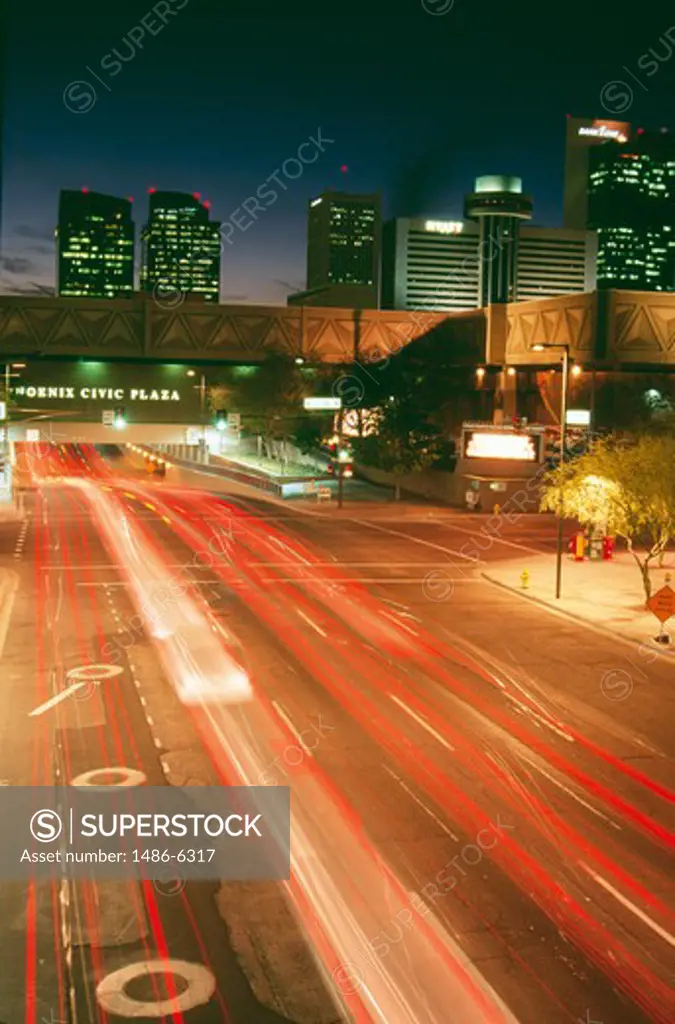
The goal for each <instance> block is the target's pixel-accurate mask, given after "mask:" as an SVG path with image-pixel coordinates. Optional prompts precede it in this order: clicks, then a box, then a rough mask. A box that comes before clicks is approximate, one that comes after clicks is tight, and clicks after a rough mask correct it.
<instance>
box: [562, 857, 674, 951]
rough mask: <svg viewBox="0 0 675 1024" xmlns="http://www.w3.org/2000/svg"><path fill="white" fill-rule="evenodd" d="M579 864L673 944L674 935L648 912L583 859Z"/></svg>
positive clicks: (661, 936) (670, 944) (625, 905)
mask: <svg viewBox="0 0 675 1024" xmlns="http://www.w3.org/2000/svg"><path fill="white" fill-rule="evenodd" d="M581 864H582V866H583V867H584V868H585V869H586V871H587V872H588V874H589V875H590V876H591V878H593V879H594V880H595V881H596V882H597V883H598V885H601V886H602V888H603V889H605V890H606V891H607V892H608V893H610V894H611V895H612V896H613V897H614V898H615V899H616V900H618V901H619V903H621V904H623V906H624V907H626V909H627V910H630V911H631V913H633V914H635V916H636V917H639V918H640V920H641V921H643V922H644V923H645V924H646V925H647V927H648V928H651V929H652V931H653V932H655V933H656V934H657V935H658V936H659V937H660V938H662V939H663V940H664V941H665V942H667V943H668V945H669V946H675V936H673V935H671V934H670V932H667V931H666V930H665V928H662V927H661V926H660V925H658V924H657V923H656V921H652V919H651V917H649V915H648V914H645V912H644V911H643V910H640V908H639V907H636V906H635V904H634V903H631V901H630V900H629V899H627V898H626V897H625V896H623V895H622V894H621V893H620V892H619V891H618V889H615V888H614V886H613V885H610V883H609V882H607V881H606V880H605V879H604V878H603V877H602V875H596V873H595V871H593V869H592V868H589V866H588V864H584V862H583V861H581Z"/></svg>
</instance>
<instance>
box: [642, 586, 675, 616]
mask: <svg viewBox="0 0 675 1024" xmlns="http://www.w3.org/2000/svg"><path fill="white" fill-rule="evenodd" d="M647 607H648V608H649V610H650V612H652V614H654V615H655V616H656V618H657V619H658V620H659V622H666V621H667V619H669V618H670V617H671V615H675V590H673V588H672V587H669V586H667V585H666V586H665V587H661V589H660V590H657V591H656V593H655V594H652V596H651V597H650V598H649V600H648V601H647Z"/></svg>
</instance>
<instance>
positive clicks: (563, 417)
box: [532, 342, 570, 600]
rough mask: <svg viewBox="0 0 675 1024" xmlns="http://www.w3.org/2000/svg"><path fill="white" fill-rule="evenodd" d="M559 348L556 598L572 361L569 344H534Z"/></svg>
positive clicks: (557, 593)
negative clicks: (560, 369) (560, 368)
mask: <svg viewBox="0 0 675 1024" xmlns="http://www.w3.org/2000/svg"><path fill="white" fill-rule="evenodd" d="M548 348H551V349H557V350H558V351H562V387H561V389H560V469H561V481H560V494H559V497H558V543H557V549H556V562H555V596H556V600H560V595H561V591H562V556H563V509H564V507H565V503H564V501H563V496H564V492H563V483H562V469H563V467H564V465H565V442H566V440H567V437H566V433H567V382H568V377H569V363H570V347H569V345H562V344H560V345H557V344H554V343H553V342H550V343H549V342H541V343H539V344H537V345H533V346H532V351H533V352H544V351H545V350H546V349H548Z"/></svg>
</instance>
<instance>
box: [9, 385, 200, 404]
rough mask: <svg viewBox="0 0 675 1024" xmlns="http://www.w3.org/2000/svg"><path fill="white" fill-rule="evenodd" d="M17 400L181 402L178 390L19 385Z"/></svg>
mask: <svg viewBox="0 0 675 1024" xmlns="http://www.w3.org/2000/svg"><path fill="white" fill-rule="evenodd" d="M12 392H13V394H14V396H15V397H16V398H44V399H58V400H60V401H68V400H69V399H70V400H72V401H78V400H79V401H84V402H124V401H129V402H180V400H181V397H180V392H179V391H178V390H177V389H176V388H97V387H78V386H77V385H61V386H58V387H54V386H52V385H42V384H39V385H36V384H28V385H23V384H22V385H19V386H18V387H15V388H12Z"/></svg>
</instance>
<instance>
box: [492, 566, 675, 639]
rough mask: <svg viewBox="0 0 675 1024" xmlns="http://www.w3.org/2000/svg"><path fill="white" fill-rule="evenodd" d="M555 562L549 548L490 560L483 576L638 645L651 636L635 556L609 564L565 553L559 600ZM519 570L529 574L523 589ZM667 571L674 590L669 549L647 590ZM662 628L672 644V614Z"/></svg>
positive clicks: (654, 629) (651, 619)
mask: <svg viewBox="0 0 675 1024" xmlns="http://www.w3.org/2000/svg"><path fill="white" fill-rule="evenodd" d="M555 564H556V560H555V554H554V553H553V552H552V553H551V554H545V555H529V556H528V555H524V556H523V557H521V558H518V559H510V560H509V561H505V562H499V563H495V564H491V565H489V566H488V567H487V568H485V569H484V570H483V573H482V574H483V576H484V577H485V579H487V580H490V581H491V582H493V583H498V584H500V585H501V586H504V587H507V588H509V589H510V590H514V591H516V592H517V593H518V594H521V595H523V596H524V597H525V598H529V599H531V600H535V601H539V602H541V603H543V604H546V605H549V606H550V607H551V608H555V609H557V610H558V611H562V612H567V613H568V614H569V615H573V616H575V617H576V618H578V619H581V620H583V621H584V622H587V623H590V624H591V625H595V626H599V627H601V628H603V629H605V630H608V631H610V632H612V633H618V634H619V635H620V636H622V637H625V638H628V639H632V640H636V641H637V642H638V643H642V642H644V641H649V640H652V639H653V638H654V637H655V636H656V635H657V634H658V632H659V630H660V623H659V621H658V619H657V618H656V617H655V616H654V615H652V613H651V612H649V611H647V610H646V609H645V606H644V605H645V598H644V591H643V588H642V579H641V577H640V573H639V570H638V567H637V565H636V563H635V560H634V559H633V557H632V556H631V555H629V554H628V552H625V551H622V552H619V553H618V554H617V555H616V557H615V558H614V559H613V560H612V561H611V562H603V561H597V562H595V561H593V562H591V561H587V562H575V561H574V560H573V559H571V558H570V557H569V556H568V555H567V554H566V555H565V556H564V558H563V568H562V597H561V598H560V600H556V598H555ZM524 569H526V570H527V572H528V573H529V580H528V588H527V589H526V590H525V589H523V587H522V582H521V575H522V572H523V570H524ZM668 573H670V575H671V586H672V587H673V590H675V554H674V553H673V552H669V554H668V555H667V557H666V558H665V559H664V564H663V568H662V569H658V568H654V569H653V570H652V573H651V577H652V593H655V592H656V591H657V590H658V589H659V588H660V587H662V586H663V585H664V584H665V583H666V576H667V574H668ZM666 629H667V631H668V632H670V633H671V635H672V636H673V641H674V643H675V618H673V619H671V620H670V623H666ZM662 649H663V648H662ZM673 650H674V651H675V647H673Z"/></svg>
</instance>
